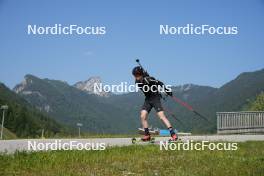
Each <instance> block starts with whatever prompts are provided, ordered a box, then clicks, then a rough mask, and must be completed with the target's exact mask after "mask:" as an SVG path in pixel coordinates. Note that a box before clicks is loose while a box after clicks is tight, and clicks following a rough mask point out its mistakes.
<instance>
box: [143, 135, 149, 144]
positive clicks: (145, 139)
mask: <svg viewBox="0 0 264 176" xmlns="http://www.w3.org/2000/svg"><path fill="white" fill-rule="evenodd" d="M141 141H143V142H147V141H151V136H150V135H144V136H143V137H142V138H141Z"/></svg>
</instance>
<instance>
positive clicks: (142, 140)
mask: <svg viewBox="0 0 264 176" xmlns="http://www.w3.org/2000/svg"><path fill="white" fill-rule="evenodd" d="M131 140H132V144H137V143H150V144H153V143H154V142H155V138H153V137H151V136H150V135H144V136H143V137H142V138H140V139H138V138H132V139H131Z"/></svg>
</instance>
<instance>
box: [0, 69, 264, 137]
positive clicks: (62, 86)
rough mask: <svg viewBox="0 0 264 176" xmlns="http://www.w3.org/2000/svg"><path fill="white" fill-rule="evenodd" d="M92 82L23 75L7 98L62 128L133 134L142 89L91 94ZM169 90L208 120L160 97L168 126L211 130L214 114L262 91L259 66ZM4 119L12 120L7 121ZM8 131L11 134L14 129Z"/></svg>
mask: <svg viewBox="0 0 264 176" xmlns="http://www.w3.org/2000/svg"><path fill="white" fill-rule="evenodd" d="M95 83H102V81H101V79H100V78H99V77H91V78H89V79H88V80H86V81H80V82H78V83H76V84H74V85H69V84H68V83H66V82H64V81H61V80H50V79H41V78H38V77H36V76H34V75H26V76H25V79H24V81H22V82H21V83H20V84H18V85H16V86H15V87H14V89H13V92H12V96H13V97H14V96H16V97H18V98H19V101H17V100H15V102H17V103H19V102H20V101H23V103H22V104H23V105H25V106H26V107H30V108H31V109H34V112H38V113H39V114H44V115H45V116H47V118H48V119H50V120H53V121H54V124H58V125H61V126H64V127H69V128H68V129H75V128H76V124H77V123H82V124H83V127H82V128H83V130H84V131H85V132H87V133H120V134H122V133H136V132H137V130H136V129H137V128H138V127H140V120H139V111H140V107H141V105H142V103H143V101H144V97H143V95H142V93H141V92H137V93H126V94H118V95H116V94H113V93H111V94H109V93H106V92H102V93H99V92H93V90H92V87H93V85H94V84H95ZM2 86H3V85H2ZM5 89H7V88H6V87H5ZM172 89H173V94H174V95H175V96H176V97H178V98H180V99H182V100H183V101H185V102H187V103H189V104H190V105H192V106H193V108H194V109H195V110H196V111H198V112H200V113H201V114H203V115H204V116H205V117H206V118H207V119H208V120H209V121H210V122H209V123H208V122H207V121H205V120H203V119H201V118H199V117H198V116H196V115H194V114H193V113H192V112H190V111H188V110H186V109H185V108H184V107H182V106H180V105H179V104H177V103H175V102H174V101H172V99H170V98H166V101H164V103H163V105H164V106H165V107H166V109H169V110H170V111H172V112H173V113H174V114H175V116H170V113H167V115H168V116H169V118H170V119H171V121H172V123H173V124H174V126H175V127H176V128H177V129H178V130H179V131H190V132H193V133H213V132H215V130H216V115H215V114H216V112H219V111H240V110H243V109H244V108H245V107H246V106H247V104H248V103H249V102H250V101H252V100H254V99H255V97H256V96H257V95H258V94H260V93H261V92H262V91H264V69H262V70H258V71H255V72H246V73H242V74H240V75H239V76H238V77H236V78H235V79H234V80H231V81H230V82H228V83H226V84H224V85H223V86H221V87H220V88H213V87H210V86H200V85H194V84H186V85H182V86H175V87H173V88H172ZM9 91H10V92H11V90H9ZM14 92H15V93H14ZM9 94H10V93H9ZM5 96H8V95H5ZM10 96H11V95H10ZM2 102H3V101H2ZM175 117H176V118H177V119H179V120H180V121H179V120H177V119H175ZM149 119H150V124H151V125H152V126H153V127H159V128H165V127H164V126H163V124H162V123H161V122H160V120H159V119H158V118H156V117H154V113H153V112H152V113H151V114H150V118H149ZM8 123H12V120H11V121H10V122H8ZM41 123H42V122H41ZM39 128H43V127H39ZM58 128H59V127H58ZM59 129H60V128H59ZM11 131H13V132H15V131H16V129H14V128H13V129H12V130H11Z"/></svg>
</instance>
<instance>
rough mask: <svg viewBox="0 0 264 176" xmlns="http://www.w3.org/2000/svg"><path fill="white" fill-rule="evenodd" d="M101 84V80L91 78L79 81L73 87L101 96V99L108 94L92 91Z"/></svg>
mask: <svg viewBox="0 0 264 176" xmlns="http://www.w3.org/2000/svg"><path fill="white" fill-rule="evenodd" d="M101 84H102V80H101V78H100V77H99V76H93V77H90V78H89V79H88V80H86V81H79V82H77V83H76V84H74V85H73V86H74V87H76V88H77V89H79V90H82V91H84V92H87V93H89V94H95V95H98V96H102V97H108V96H109V93H107V92H104V91H102V92H99V91H97V90H95V89H94V87H95V85H97V86H100V85H101Z"/></svg>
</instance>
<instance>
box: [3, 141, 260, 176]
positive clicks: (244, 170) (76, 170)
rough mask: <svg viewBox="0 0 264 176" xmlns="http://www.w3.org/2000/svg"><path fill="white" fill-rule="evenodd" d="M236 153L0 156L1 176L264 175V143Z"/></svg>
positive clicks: (119, 150)
mask: <svg viewBox="0 0 264 176" xmlns="http://www.w3.org/2000/svg"><path fill="white" fill-rule="evenodd" d="M238 147H239V148H238V150H237V151H208V150H205V151H164V150H163V151H160V150H159V146H157V145H144V146H143V145H134V146H127V147H113V148H107V149H106V150H104V151H50V152H35V153H25V152H17V153H15V154H13V155H6V154H2V155H0V175H4V176H8V175H25V176H32V175H38V176H39V175H61V176H62V175H63V176H64V175H66V176H67V175H151V176H152V175H177V176H187V175H190V176H198V175H199V176H206V175H212V176H214V175H215V176H243V175H252V176H258V175H264V142H245V143H239V145H238Z"/></svg>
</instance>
